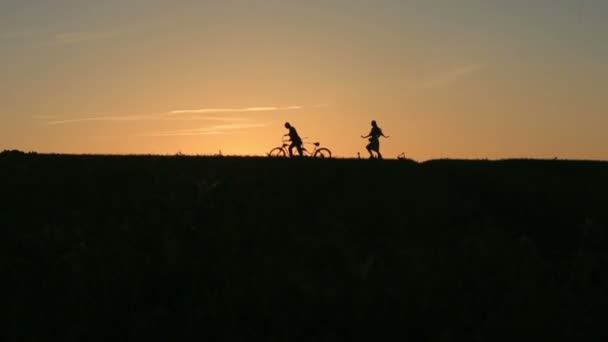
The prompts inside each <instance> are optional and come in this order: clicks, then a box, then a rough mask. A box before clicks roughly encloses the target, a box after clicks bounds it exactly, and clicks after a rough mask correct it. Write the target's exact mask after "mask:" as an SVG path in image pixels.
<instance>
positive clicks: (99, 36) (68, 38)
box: [40, 31, 118, 46]
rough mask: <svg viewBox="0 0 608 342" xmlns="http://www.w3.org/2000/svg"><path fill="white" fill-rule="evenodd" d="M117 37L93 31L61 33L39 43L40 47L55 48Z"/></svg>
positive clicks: (112, 34) (113, 34)
mask: <svg viewBox="0 0 608 342" xmlns="http://www.w3.org/2000/svg"><path fill="white" fill-rule="evenodd" d="M116 35H118V33H116V32H109V31H107V32H103V31H102V32H94V31H81V32H63V33H56V34H55V35H53V36H52V37H50V39H48V40H47V41H45V42H43V43H41V44H40V45H42V46H55V45H67V44H77V43H85V42H91V41H97V40H104V39H109V38H112V37H115V36H116Z"/></svg>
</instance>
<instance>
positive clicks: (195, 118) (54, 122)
mask: <svg viewBox="0 0 608 342" xmlns="http://www.w3.org/2000/svg"><path fill="white" fill-rule="evenodd" d="M32 118H33V119H35V120H52V121H48V122H47V124H48V125H63V124H75V123H86V122H100V121H106V122H129V121H151V120H159V121H160V120H167V121H218V122H247V121H250V120H251V119H249V118H243V117H234V118H233V117H222V116H197V115H192V116H181V115H180V116H173V115H168V114H151V115H124V116H94V117H80V118H65V119H60V117H59V116H56V115H35V116H33V117H32Z"/></svg>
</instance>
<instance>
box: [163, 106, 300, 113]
mask: <svg viewBox="0 0 608 342" xmlns="http://www.w3.org/2000/svg"><path fill="white" fill-rule="evenodd" d="M300 109H302V107H300V106H289V107H247V108H202V109H182V110H173V111H171V112H169V114H217V113H248V112H274V111H284V110H300Z"/></svg>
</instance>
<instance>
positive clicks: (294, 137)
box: [284, 122, 304, 157]
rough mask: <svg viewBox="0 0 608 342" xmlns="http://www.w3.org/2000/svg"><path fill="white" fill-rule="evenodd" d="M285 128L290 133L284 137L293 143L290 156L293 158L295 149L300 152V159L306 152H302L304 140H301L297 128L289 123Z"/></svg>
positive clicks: (290, 147)
mask: <svg viewBox="0 0 608 342" xmlns="http://www.w3.org/2000/svg"><path fill="white" fill-rule="evenodd" d="M285 128H287V129H288V130H289V133H287V134H285V135H284V137H287V136H288V137H289V140H290V141H291V145H290V146H289V156H290V157H292V156H293V149H294V148H296V149H297V150H298V153H299V154H300V157H301V156H303V155H304V152H303V151H302V138H300V136H299V135H298V131H296V128H295V127H293V126H292V125H291V124H290V123H289V122H286V123H285Z"/></svg>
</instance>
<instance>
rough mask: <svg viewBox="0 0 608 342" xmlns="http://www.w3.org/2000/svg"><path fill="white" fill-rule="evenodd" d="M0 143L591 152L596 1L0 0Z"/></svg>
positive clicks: (166, 149)
mask: <svg viewBox="0 0 608 342" xmlns="http://www.w3.org/2000/svg"><path fill="white" fill-rule="evenodd" d="M0 75H1V80H2V81H1V82H0V105H1V106H2V108H1V109H0V150H3V149H20V150H24V151H38V152H58V153H112V154H123V153H136V154H148V153H155V154H156V153H158V154H174V153H177V152H178V151H181V152H182V153H184V154H212V153H217V152H218V151H219V150H221V151H222V153H223V154H235V155H236V154H238V155H262V154H265V153H266V152H268V151H269V150H270V149H271V148H272V147H274V146H276V145H279V144H280V143H281V136H282V135H283V134H285V133H286V130H285V128H284V127H283V124H284V122H285V121H289V122H291V123H292V124H293V126H295V127H296V128H297V129H298V131H299V132H300V134H301V135H302V136H304V137H308V140H309V141H315V140H318V141H320V142H321V144H322V145H325V146H327V147H329V148H331V149H332V151H333V152H334V154H335V155H336V156H341V157H355V156H356V155H357V152H360V153H361V155H362V156H364V155H367V152H366V151H365V145H366V142H367V141H366V140H364V139H361V137H360V136H361V135H362V134H363V135H365V134H367V133H368V132H369V130H370V121H371V120H376V121H377V122H378V124H379V126H380V127H381V128H382V129H383V130H384V132H385V134H387V135H390V136H391V137H390V138H389V139H384V140H381V148H382V152H383V154H384V155H385V157H387V158H395V157H396V156H397V155H398V154H399V153H401V152H405V154H406V155H407V156H408V157H410V158H413V159H416V160H428V159H434V158H490V159H499V158H515V157H526V158H528V157H529V158H553V157H558V158H572V159H602V160H606V159H608V133H606V131H608V1H606V0H582V1H579V0H348V1H347V0H333V1H332V0H323V1H321V0H306V1H303V0H217V1H206V0H173V1H169V0H162V1H161V0H128V1H127V0H103V1H99V0H48V1H42V0H2V2H0Z"/></svg>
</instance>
